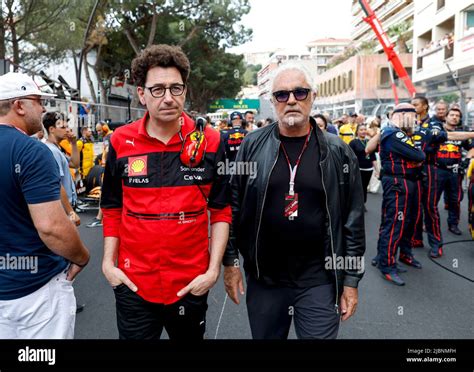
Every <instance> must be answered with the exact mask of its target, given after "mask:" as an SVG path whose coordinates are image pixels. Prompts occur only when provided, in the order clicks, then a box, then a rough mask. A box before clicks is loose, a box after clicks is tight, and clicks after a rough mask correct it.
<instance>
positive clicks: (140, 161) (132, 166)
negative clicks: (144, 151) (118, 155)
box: [128, 155, 148, 177]
mask: <svg viewBox="0 0 474 372" xmlns="http://www.w3.org/2000/svg"><path fill="white" fill-rule="evenodd" d="M147 174H148V155H143V156H134V157H129V158H128V175H129V177H133V176H146V175H147Z"/></svg>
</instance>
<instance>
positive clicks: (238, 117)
mask: <svg viewBox="0 0 474 372" xmlns="http://www.w3.org/2000/svg"><path fill="white" fill-rule="evenodd" d="M230 122H231V124H232V128H231V129H228V130H226V131H222V132H221V135H222V141H223V142H224V145H225V152H226V154H227V158H228V159H229V161H234V160H235V157H236V156H237V151H239V148H240V144H241V143H242V141H243V140H244V137H245V136H246V135H247V133H248V132H247V131H246V130H245V129H243V128H242V114H241V113H240V112H238V111H234V112H233V113H232V114H230Z"/></svg>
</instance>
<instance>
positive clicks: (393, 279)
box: [382, 273, 405, 286]
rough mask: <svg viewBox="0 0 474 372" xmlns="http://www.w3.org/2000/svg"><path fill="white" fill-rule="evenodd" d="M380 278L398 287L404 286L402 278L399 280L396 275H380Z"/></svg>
mask: <svg viewBox="0 0 474 372" xmlns="http://www.w3.org/2000/svg"><path fill="white" fill-rule="evenodd" d="M382 276H383V278H384V279H385V280H388V281H389V282H391V283H393V284H395V285H398V286H402V285H405V281H404V280H403V279H402V278H400V277H399V276H398V274H397V273H390V274H384V273H382Z"/></svg>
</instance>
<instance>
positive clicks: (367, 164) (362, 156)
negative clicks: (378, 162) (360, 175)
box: [349, 138, 376, 169]
mask: <svg viewBox="0 0 474 372" xmlns="http://www.w3.org/2000/svg"><path fill="white" fill-rule="evenodd" d="M367 142H368V140H364V141H362V140H360V139H359V138H356V139H353V140H352V141H351V142H350V143H349V146H350V147H351V149H352V151H354V154H355V155H356V156H357V160H358V161H359V168H360V169H370V168H373V167H374V164H373V163H372V162H373V161H375V159H376V158H375V153H371V154H369V155H367V154H366V153H365V147H366V146H367Z"/></svg>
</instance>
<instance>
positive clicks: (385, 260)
mask: <svg viewBox="0 0 474 372" xmlns="http://www.w3.org/2000/svg"><path fill="white" fill-rule="evenodd" d="M380 160H381V163H382V187H383V201H382V221H381V224H380V231H379V241H378V244H377V257H376V259H375V260H376V264H378V268H379V269H380V271H381V272H382V274H383V275H384V276H385V278H386V279H388V280H390V281H392V276H393V274H397V271H398V268H397V265H396V262H395V258H396V254H397V249H398V247H400V261H402V262H405V263H407V264H412V262H413V260H414V258H413V254H412V246H411V239H412V236H413V227H414V222H415V221H414V219H413V211H412V208H413V207H414V206H415V208H416V203H417V202H418V188H417V180H418V179H419V178H420V177H421V169H422V165H421V163H422V162H423V161H424V160H425V154H424V153H423V151H421V150H420V149H418V148H416V147H415V145H414V143H413V141H412V140H411V138H410V137H408V136H407V135H406V134H405V133H404V132H402V131H401V130H400V129H399V128H397V127H393V126H389V127H385V128H384V129H383V130H382V133H381V140H380ZM412 266H414V265H412ZM399 285H402V284H399Z"/></svg>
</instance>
